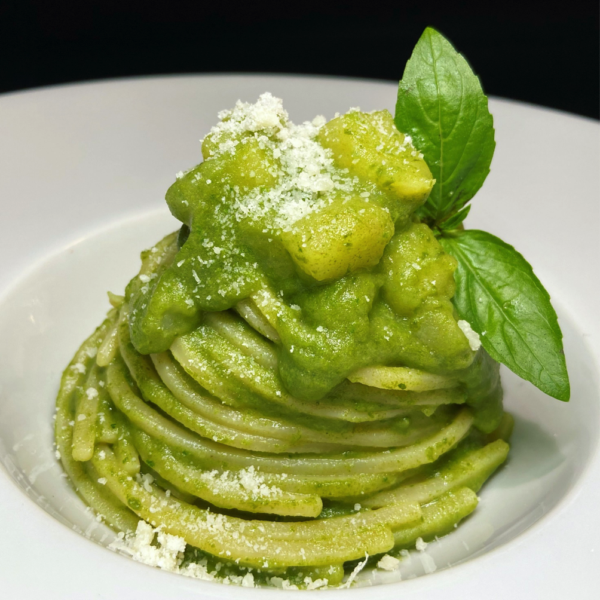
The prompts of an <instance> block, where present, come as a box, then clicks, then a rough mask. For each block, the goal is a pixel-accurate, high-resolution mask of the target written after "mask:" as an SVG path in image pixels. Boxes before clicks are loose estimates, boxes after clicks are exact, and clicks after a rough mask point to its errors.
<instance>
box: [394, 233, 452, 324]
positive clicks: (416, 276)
mask: <svg viewBox="0 0 600 600" xmlns="http://www.w3.org/2000/svg"><path fill="white" fill-rule="evenodd" d="M382 263H383V269H384V272H385V274H386V281H385V283H384V286H383V296H384V298H385V300H386V302H387V303H388V304H389V305H390V306H391V307H392V309H393V310H394V312H395V313H396V314H397V315H400V316H402V317H410V316H412V315H414V313H415V311H416V310H417V309H418V308H419V306H421V304H422V303H423V302H424V301H425V300H426V299H427V298H430V297H435V298H439V299H440V300H446V301H448V309H450V308H451V306H450V304H449V301H450V298H452V296H454V291H455V288H456V284H455V283H454V271H455V270H456V266H457V262H456V259H455V258H454V257H453V256H450V255H449V254H446V253H445V252H444V249H443V248H442V246H441V245H440V243H439V242H438V241H437V240H436V239H435V236H434V235H433V232H432V231H431V229H429V227H427V225H424V224H420V223H413V224H411V225H410V227H408V228H407V229H405V230H403V231H400V232H398V233H397V234H396V235H395V236H394V238H393V239H392V240H391V242H390V244H389V245H388V247H387V248H386V250H385V256H384V257H383V261H382ZM451 312H452V311H451V310H450V313H451Z"/></svg>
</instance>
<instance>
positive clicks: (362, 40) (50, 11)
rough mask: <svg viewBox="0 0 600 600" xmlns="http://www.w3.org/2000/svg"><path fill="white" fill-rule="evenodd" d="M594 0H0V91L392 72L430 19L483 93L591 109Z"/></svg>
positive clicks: (595, 91) (594, 107)
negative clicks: (207, 77)
mask: <svg viewBox="0 0 600 600" xmlns="http://www.w3.org/2000/svg"><path fill="white" fill-rule="evenodd" d="M598 20H599V16H598V2H597V1H592V2H583V1H582V0H569V1H568V2H564V1H563V2H561V3H555V2H553V1H549V2H532V1H531V0H523V1H520V2H519V1H515V0H496V1H494V0H480V1H479V2H477V3H475V2H461V3H458V2H452V1H451V0H447V1H446V2H440V1H437V0H429V1H428V0H420V1H417V0H412V1H409V2H406V1H405V2H399V1H397V0H396V1H393V0H388V1H387V2H385V3H384V2H381V1H379V0H362V1H360V2H357V1H355V0H346V1H345V2H340V1H338V0H331V1H327V0H321V1H314V0H305V1H303V2H301V3H297V2H286V1H281V2H277V3H275V2H271V3H269V2H252V0H248V1H246V2H227V1H219V0H213V1H211V2H205V1H202V0H173V1H172V2H158V1H152V0H102V1H99V0H80V2H78V3H74V2H73V1H72V0H71V1H66V0H22V1H12V0H11V1H5V0H0V92H9V91H15V90H21V89H26V88H31V87H37V86H43V85H49V84H57V83H66V82H73V81H82V80H89V79H102V78H108V77H126V76H132V75H149V74H164V73H206V72H219V71H227V72H238V73H239V72H262V73H265V72H271V73H309V74H324V75H346V76H357V77H368V78H375V79H388V80H396V81H397V80H398V79H399V78H400V77H401V75H402V70H403V67H404V64H405V62H406V60H407V58H408V57H409V56H410V52H411V50H412V47H413V46H414V44H415V42H416V41H417V39H418V37H419V36H420V34H421V32H422V30H423V29H424V27H425V26H427V25H432V26H434V27H436V28H437V29H439V30H440V31H441V32H442V33H444V34H445V35H446V36H447V37H448V38H449V39H450V40H451V41H452V42H453V44H454V45H455V46H456V47H457V48H458V49H459V50H460V51H461V52H462V53H463V54H465V55H466V56H467V57H468V59H469V61H470V62H471V64H472V66H473V67H474V69H475V71H476V72H477V73H478V74H479V75H480V77H481V79H482V82H483V85H484V88H485V90H486V92H487V93H489V94H494V95H497V96H504V97H508V98H515V99H518V100H524V101H527V102H532V103H535V104H542V105H545V106H550V107H554V108H558V109H561V110H566V111H570V112H574V113H578V114H581V115H585V116H588V117H593V118H598V117H599V104H600V100H599V87H600V83H599V69H600V67H599V58H598V57H599V41H598V40H599V27H598Z"/></svg>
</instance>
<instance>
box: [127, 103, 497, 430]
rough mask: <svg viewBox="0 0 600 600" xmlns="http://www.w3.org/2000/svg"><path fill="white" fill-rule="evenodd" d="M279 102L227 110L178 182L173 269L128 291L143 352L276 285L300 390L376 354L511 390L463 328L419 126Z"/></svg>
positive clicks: (287, 355)
mask: <svg viewBox="0 0 600 600" xmlns="http://www.w3.org/2000/svg"><path fill="white" fill-rule="evenodd" d="M274 101H275V99H273V98H272V97H270V96H266V95H265V96H263V97H261V100H259V102H258V103H257V104H256V105H238V107H236V109H234V110H233V111H229V112H228V113H226V114H224V115H223V116H222V122H221V123H220V124H219V125H218V126H217V127H215V128H213V130H212V132H211V133H210V134H209V135H208V136H207V138H206V139H205V140H204V143H203V155H204V162H202V163H201V164H200V165H198V166H196V167H195V168H193V169H191V170H190V171H188V172H187V173H185V174H180V175H179V176H178V179H177V181H176V182H175V183H174V184H173V185H172V186H171V188H170V189H169V190H168V192H167V196H166V199H167V203H168V205H169V208H170V210H171V212H172V213H173V215H174V216H175V217H176V218H178V219H179V220H180V221H181V222H182V223H183V224H184V227H183V228H182V231H181V232H180V234H179V251H178V252H177V254H176V256H174V258H173V260H172V262H171V264H170V266H168V267H167V268H166V269H164V270H162V272H159V273H158V276H156V277H154V278H153V279H150V280H148V281H144V280H142V281H141V282H138V284H137V285H136V286H135V287H134V288H132V289H131V290H130V294H132V298H131V300H132V307H133V310H132V314H131V316H130V331H131V338H132V342H133V344H134V346H135V347H136V349H137V350H138V351H139V352H140V353H142V354H149V353H155V352H162V351H164V350H166V349H168V348H169V346H170V345H171V343H172V342H173V340H174V339H175V338H176V337H178V336H180V335H183V334H185V333H188V332H190V331H192V330H194V329H195V328H197V327H198V326H199V325H200V324H201V321H202V315H203V313H204V312H206V311H223V310H227V309H229V308H232V307H234V306H235V304H236V303H237V302H239V301H240V300H243V299H245V298H248V297H251V296H253V295H255V294H257V293H259V292H260V290H268V291H269V293H270V294H271V296H273V297H276V298H278V301H279V307H278V309H277V311H276V317H275V320H276V323H274V326H275V328H276V330H277V332H278V334H279V336H280V338H281V343H280V344H279V345H278V355H279V362H278V368H279V375H280V377H281V380H282V382H283V384H284V386H285V387H286V388H287V389H288V390H289V391H290V393H292V394H293V395H294V396H296V397H297V398H300V399H307V400H318V399H320V398H323V397H324V396H325V395H326V394H327V393H328V392H330V391H331V390H332V389H333V388H334V387H335V386H337V385H338V384H340V383H341V382H343V381H344V379H345V378H346V377H347V375H348V374H350V373H351V372H352V371H354V370H356V369H358V368H361V367H364V366H368V365H392V366H409V367H415V368H419V369H424V370H427V371H430V372H434V373H450V372H460V373H462V376H461V377H462V380H463V381H464V382H465V385H467V384H468V387H469V389H473V393H472V394H471V395H472V396H473V399H474V400H475V402H479V403H480V404H481V403H484V404H485V402H484V401H483V400H482V399H484V398H488V397H490V398H491V396H494V394H495V395H496V396H497V395H498V393H500V394H501V392H498V391H497V389H496V388H498V389H499V385H497V381H496V379H497V368H496V369H495V364H492V362H491V361H490V360H489V358H488V357H487V355H483V358H479V359H478V360H477V361H475V363H473V361H474V358H475V353H474V352H473V351H472V350H471V349H470V346H469V343H468V340H467V339H466V337H465V335H464V334H463V333H462V331H461V330H460V328H459V327H458V325H457V317H456V314H455V311H454V309H453V305H452V303H451V298H452V296H453V294H454V290H455V283H454V276H453V274H454V271H455V269H456V261H455V259H454V258H453V257H451V256H449V255H447V254H445V253H444V251H443V249H442V247H441V245H440V244H439V243H438V242H437V240H436V239H435V237H434V235H433V233H432V232H431V230H430V229H429V228H428V227H427V226H426V225H425V224H422V223H419V222H418V221H417V219H416V218H415V217H414V212H415V210H416V209H417V208H418V207H419V206H421V205H422V204H423V203H424V202H425V200H426V199H427V197H428V195H429V192H430V191H431V188H432V186H433V184H434V181H433V180H432V178H431V173H430V171H429V168H428V167H427V165H426V163H425V162H424V160H423V158H422V155H421V154H420V153H419V152H418V151H417V150H416V149H415V148H414V147H413V146H412V143H411V140H410V138H409V137H408V136H404V135H403V134H402V133H400V132H398V131H397V130H396V128H395V126H394V123H393V119H392V117H391V115H390V114H389V113H388V112H387V111H381V112H375V113H362V112H360V111H351V112H349V113H348V114H346V115H343V116H339V117H336V118H335V119H333V120H332V121H330V122H328V123H326V124H325V122H324V120H322V121H318V120H315V121H313V123H312V124H311V123H306V124H304V125H301V126H295V125H292V124H291V123H290V122H289V121H288V119H287V114H286V113H285V112H284V111H283V110H282V109H281V107H280V105H277V102H276V101H275V102H274ZM261 102H262V104H261ZM140 283H141V284H142V285H140ZM272 324H273V323H272ZM479 356H482V353H481V352H480V353H479V354H478V357H479ZM488 363H489V364H490V365H491V366H489V365H488ZM472 364H473V365H474V366H473V367H471V368H470V369H469V367H470V366H471V365H472ZM486 365H488V366H487V367H486ZM485 368H487V369H488V371H489V373H488V374H487V375H486V378H487V379H486V381H487V382H488V386H487V388H485V385H484V384H482V382H481V380H480V376H481V374H482V373H483V372H484V369H485ZM494 369H495V371H494ZM494 373H496V375H494ZM492 380H494V384H493V385H492V384H491V383H490V382H492ZM490 386H491V387H492V388H493V389H494V390H495V391H494V394H492V393H491V389H488V388H490ZM483 388H485V389H483ZM492 404H497V398H496V399H495V400H494V401H493V402H492ZM492 412H493V413H494V416H493V418H492V420H494V419H496V417H497V415H496V413H497V412H498V410H497V409H496V410H495V411H494V410H493V411H492ZM484 420H485V419H484Z"/></svg>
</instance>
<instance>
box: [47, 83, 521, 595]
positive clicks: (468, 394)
mask: <svg viewBox="0 0 600 600" xmlns="http://www.w3.org/2000/svg"><path fill="white" fill-rule="evenodd" d="M203 152H204V159H205V160H204V162H203V163H201V164H200V165H199V166H198V167H195V168H194V169H192V170H190V171H189V172H187V173H180V174H178V178H177V181H176V183H175V184H174V185H173V186H172V188H171V189H170V190H169V192H168V194H167V202H168V204H169V207H170V209H171V211H172V212H173V214H174V215H175V216H176V217H177V218H178V219H180V220H181V221H182V223H183V226H182V228H181V230H180V231H179V232H175V233H173V234H170V235H168V236H166V237H165V238H164V239H163V240H161V241H160V242H159V243H157V244H156V245H155V246H154V247H153V248H151V249H150V250H148V251H146V252H144V253H143V254H142V267H141V270H140V273H139V274H138V275H137V276H136V277H134V278H133V279H132V281H131V283H130V284H129V285H128V287H127V290H126V293H125V295H124V296H116V295H114V294H111V295H110V300H111V303H112V305H113V307H112V309H111V310H110V312H109V313H108V316H107V318H106V320H105V321H104V323H103V324H102V325H101V326H100V327H99V328H98V329H97V330H96V331H95V332H94V333H93V334H92V335H91V336H90V337H89V338H88V339H87V340H86V341H85V342H84V343H83V345H82V346H81V348H80V349H79V350H78V352H77V353H76V355H75V357H74V358H73V360H72V362H71V364H70V365H69V367H68V368H67V369H66V371H65V373H64V375H63V379H62V384H61V389H60V393H59V395H58V399H57V418H56V442H57V445H58V449H59V452H60V455H61V457H62V462H63V466H64V469H65V471H66V473H67V475H68V477H69V479H70V481H71V482H72V484H73V486H74V488H75V489H76V491H77V492H78V494H79V495H80V496H81V497H82V498H83V500H84V501H85V502H86V503H87V504H88V505H89V506H91V507H92V509H93V510H94V511H95V512H96V513H97V514H98V515H101V516H102V518H103V519H104V520H105V521H106V523H107V524H109V525H110V526H111V527H113V528H114V529H115V530H117V531H118V532H121V533H122V537H123V536H124V538H125V539H132V536H134V535H135V532H136V531H137V533H138V536H139V535H142V534H144V535H146V534H147V533H148V527H149V526H150V538H149V539H152V538H153V535H154V532H153V530H157V531H158V532H159V536H158V541H157V542H156V543H155V548H154V550H153V551H156V547H159V546H161V545H162V546H164V548H165V549H166V548H167V546H168V544H169V543H172V542H173V540H175V539H178V540H183V545H182V546H177V545H175V546H173V547H174V548H175V550H173V552H174V553H175V556H176V561H175V563H176V566H177V568H178V569H179V570H180V572H184V571H185V572H186V573H187V574H190V573H194V572H195V573H198V569H199V568H200V570H201V571H202V573H203V574H204V575H205V576H207V577H208V576H210V577H214V578H221V579H223V578H229V581H236V582H241V583H242V584H243V585H246V584H248V583H249V582H250V583H253V582H254V583H261V584H269V585H278V586H279V587H281V586H282V585H284V586H287V587H290V586H292V587H294V586H295V587H308V588H309V589H312V588H314V587H322V586H325V585H338V584H340V583H341V582H342V580H343V578H344V576H345V573H349V572H350V571H352V569H354V568H355V567H356V565H357V563H356V561H362V562H361V563H360V564H361V565H363V566H364V564H366V560H367V559H368V560H369V561H370V562H372V563H373V564H376V563H377V562H378V561H379V560H380V559H381V555H385V554H389V555H391V556H399V555H400V554H399V553H400V551H401V550H404V549H407V548H412V547H414V546H415V544H417V542H418V540H421V541H422V540H425V541H428V540H430V539H433V538H434V537H436V536H440V535H444V534H446V533H447V532H449V531H450V530H452V529H454V527H455V526H456V525H457V524H458V523H459V522H460V521H461V520H462V519H464V518H465V517H466V516H467V515H469V514H470V513H471V512H472V511H473V510H474V509H475V507H476V505H477V496H476V492H477V491H478V490H479V489H480V487H481V486H482V485H483V483H484V482H485V480H486V479H487V478H488V477H490V475H491V474H492V473H493V472H494V471H495V470H496V469H497V468H498V467H499V466H500V465H501V464H502V463H503V462H504V461H505V459H506V456H507V453H508V444H507V442H506V440H507V439H508V437H509V435H510V430H511V418H510V416H509V415H507V414H505V413H504V412H503V410H502V390H501V387H500V379H499V373H498V364H497V363H495V362H494V361H493V360H492V359H491V358H490V357H489V355H488V354H487V353H486V352H485V350H484V349H483V348H479V347H478V346H477V339H473V336H468V335H465V331H464V328H465V325H462V324H459V322H458V319H457V317H456V314H455V312H454V309H453V307H452V304H451V301H450V300H451V298H452V295H453V292H454V280H453V272H454V269H455V268H456V265H455V261H454V259H452V257H450V256H449V255H447V254H445V253H444V252H443V250H442V248H441V246H440V245H439V243H438V242H437V241H436V240H435V238H434V236H433V235H432V233H431V231H430V230H429V228H428V227H427V226H426V225H424V224H422V223H419V222H418V219H416V218H415V217H414V213H415V210H416V209H417V208H418V207H419V206H420V205H421V204H422V203H423V202H424V201H425V200H426V199H427V196H428V193H429V191H430V190H431V186H432V185H433V180H432V179H431V174H430V173H429V170H428V168H427V165H426V163H425V161H424V160H423V157H422V155H420V154H419V152H418V150H416V149H415V148H414V146H413V145H412V142H411V140H410V138H409V137H408V136H404V135H403V134H401V133H400V132H398V131H397V130H396V129H395V127H394V124H393V121H392V120H391V117H390V115H389V114H388V113H386V112H385V111H381V112H376V113H361V112H360V111H358V110H352V111H351V112H349V113H348V114H346V115H342V116H338V117H336V118H335V119H333V120H332V121H330V122H329V123H325V120H324V119H319V118H317V119H315V121H313V122H311V123H305V124H303V125H293V124H292V123H291V122H289V119H288V117H287V114H286V113H285V111H283V108H282V106H281V102H280V101H278V100H277V99H275V98H273V97H272V96H270V95H269V94H265V95H263V96H261V98H260V99H259V101H258V102H257V103H256V104H242V103H238V105H237V106H236V107H235V108H234V109H233V110H232V111H228V112H225V113H223V114H222V115H221V122H220V123H219V125H217V126H216V127H215V128H213V130H212V132H211V133H210V134H209V136H207V138H206V139H205V141H204V144H203ZM382 165H383V166H382ZM467 326H468V324H467ZM471 333H473V332H471ZM475 337H476V334H475ZM140 523H141V525H140ZM148 524H149V525H148ZM161 536H162V538H161ZM165 536H167V537H165ZM169 536H170V537H169ZM161 539H162V541H161ZM169 540H170V542H169ZM157 564H158V563H157ZM194 569H196V571H194ZM315 582H319V583H315Z"/></svg>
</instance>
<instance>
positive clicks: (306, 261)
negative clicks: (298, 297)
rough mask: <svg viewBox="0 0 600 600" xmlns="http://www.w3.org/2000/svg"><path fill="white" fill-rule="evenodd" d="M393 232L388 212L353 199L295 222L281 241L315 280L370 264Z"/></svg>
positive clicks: (377, 259)
mask: <svg viewBox="0 0 600 600" xmlns="http://www.w3.org/2000/svg"><path fill="white" fill-rule="evenodd" d="M393 234H394V224H393V222H392V219H391V217H390V214H389V212H388V211H387V210H386V209H385V208H382V207H381V206H378V205H375V204H369V203H367V202H364V201H362V200H358V199H353V200H350V201H348V202H343V201H338V202H334V203H333V204H331V205H329V206H328V207H326V208H325V209H323V210H321V211H319V212H315V213H312V214H310V215H308V216H306V217H304V218H303V219H301V220H300V221H298V222H296V223H295V225H294V227H293V229H292V231H290V232H284V233H283V243H284V245H285V247H286V249H287V250H288V252H289V253H290V254H291V256H292V258H293V260H294V262H295V263H296V265H297V266H298V267H299V268H300V269H301V270H302V271H304V273H306V274H308V275H310V276H311V277H313V278H314V279H316V280H317V281H324V280H327V279H337V278H339V277H343V276H344V275H345V274H346V273H349V272H352V271H356V270H358V269H362V268H367V267H373V266H375V265H376V264H377V263H378V262H379V259H380V258H381V256H382V254H383V250H384V248H385V245H386V244H387V243H388V242H389V241H390V239H391V237H392V235H393Z"/></svg>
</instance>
